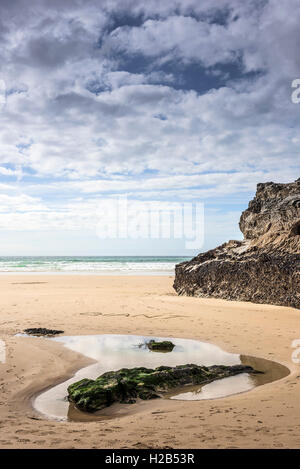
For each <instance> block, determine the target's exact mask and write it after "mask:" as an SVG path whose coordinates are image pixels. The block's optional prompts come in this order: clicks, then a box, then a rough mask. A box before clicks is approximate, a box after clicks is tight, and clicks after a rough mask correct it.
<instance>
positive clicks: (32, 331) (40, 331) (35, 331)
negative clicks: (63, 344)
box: [24, 327, 64, 335]
mask: <svg viewBox="0 0 300 469" xmlns="http://www.w3.org/2000/svg"><path fill="white" fill-rule="evenodd" d="M24 332H26V334H29V335H57V334H63V333H64V331H58V330H56V329H47V328H46V327H31V328H29V329H25V330H24Z"/></svg>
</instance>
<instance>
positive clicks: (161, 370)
mask: <svg viewBox="0 0 300 469" xmlns="http://www.w3.org/2000/svg"><path fill="white" fill-rule="evenodd" d="M240 373H258V372H257V371H255V370H254V369H253V368H251V367H249V366H244V365H233V366H224V365H214V366H210V367H206V366H198V365H194V364H188V365H179V366H175V367H169V366H159V367H157V368H155V369H151V368H144V367H137V368H131V369H128V368H122V369H121V370H118V371H108V372H106V373H104V374H102V375H101V376H99V377H98V378H97V379H95V380H92V379H82V380H80V381H78V382H76V383H73V384H71V385H70V386H69V387H68V399H69V401H70V402H74V404H75V405H76V407H77V408H78V409H80V410H82V411H85V412H95V411H97V410H101V409H104V408H105V407H109V406H110V405H112V404H113V403H115V402H120V403H122V404H132V403H135V402H136V399H138V398H139V399H143V400H148V399H157V398H160V397H162V395H163V393H164V392H167V391H169V390H171V389H174V388H177V387H180V386H184V385H193V384H205V383H208V382H211V381H214V380H216V379H221V378H226V377H229V376H234V375H237V374H240Z"/></svg>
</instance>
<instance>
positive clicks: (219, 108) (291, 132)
mask: <svg viewBox="0 0 300 469" xmlns="http://www.w3.org/2000/svg"><path fill="white" fill-rule="evenodd" d="M299 22H300V2H299V0H285V1H284V2H280V1H278V0H269V1H268V0H248V1H247V2H245V1H243V0H164V1H163V2H162V1H158V0H101V1H100V0H98V1H96V0H64V1H63V2H61V1H58V0H51V1H50V0H30V2H28V1H27V0H1V2H0V45H1V47H0V255H43V254H44V255H51V254H52V255H64V254H65V255H73V254H74V255H114V254H115V255H122V254H124V255H130V254H132V255H164V254H166V255H187V256H189V255H193V254H195V253H196V252H198V251H199V250H204V249H210V248H213V247H214V246H216V245H218V244H221V243H223V242H225V241H227V240H229V239H241V237H242V234H241V233H240V231H239V228H238V220H239V217H240V213H241V211H242V210H244V209H245V208H246V207H247V205H248V202H249V200H250V199H251V198H253V196H254V193H255V189H256V184H257V183H259V182H266V181H274V182H290V181H294V180H295V179H297V178H298V177H299V176H300V174H299V173H300V171H299V169H300V157H299V144H300V135H299V124H300V103H299V104H294V103H293V102H292V100H291V93H292V91H293V90H292V88H291V84H292V81H293V80H294V79H296V78H300V55H299V44H300V28H299ZM119 197H123V198H124V197H126V198H127V200H128V203H130V204H133V206H134V207H136V208H138V209H139V210H141V211H144V212H145V211H146V210H148V208H149V206H151V207H152V206H155V207H160V209H161V210H167V209H168V207H170V206H172V204H177V206H179V207H183V204H190V205H191V204H192V205H193V206H195V204H197V203H198V204H203V206H204V243H203V244H202V245H201V246H199V248H198V249H194V250H193V249H187V247H186V243H185V240H184V239H173V238H170V239H168V238H164V239H159V238H158V239H153V238H149V237H148V238H147V237H144V238H142V237H140V238H139V237H138V236H137V237H135V238H134V237H132V236H131V237H130V236H127V238H126V237H123V238H122V239H119V238H118V237H116V238H114V239H112V238H109V237H106V238H105V237H103V236H102V237H101V236H99V227H100V230H101V227H103V226H106V225H107V224H109V220H110V218H111V217H112V212H113V208H114V206H115V204H116V201H117V200H118V199H119ZM151 204H152V205H151ZM178 204H179V205H178ZM131 221H132V220H131Z"/></svg>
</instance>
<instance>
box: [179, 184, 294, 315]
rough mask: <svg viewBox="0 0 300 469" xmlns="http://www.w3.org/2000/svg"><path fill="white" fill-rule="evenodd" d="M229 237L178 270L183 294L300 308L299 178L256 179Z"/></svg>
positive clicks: (180, 293)
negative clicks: (235, 235) (233, 237)
mask: <svg viewBox="0 0 300 469" xmlns="http://www.w3.org/2000/svg"><path fill="white" fill-rule="evenodd" d="M239 226H240V229H241V231H242V233H243V235H244V240H243V241H229V242H228V243H225V244H223V245H222V246H219V247H217V248H216V249H212V250H211V251H208V252H205V253H203V254H199V255H198V256H196V257H195V258H194V259H192V260H191V261H188V262H182V263H181V264H178V265H177V266H176V269H175V282H174V288H175V290H176V291H177V293H178V294H179V295H188V296H198V297H208V296H212V297H216V298H225V299H229V300H241V301H252V302H254V303H270V304H277V305H284V306H293V307H295V308H300V178H299V179H297V181H295V182H293V183H290V184H275V183H273V182H267V183H265V184H258V186H257V191H256V195H255V197H254V199H253V200H251V201H250V203H249V206H248V208H247V210H245V211H244V212H243V213H242V215H241V218H240V223H239Z"/></svg>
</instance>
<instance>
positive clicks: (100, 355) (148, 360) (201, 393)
mask: <svg viewBox="0 0 300 469" xmlns="http://www.w3.org/2000/svg"><path fill="white" fill-rule="evenodd" d="M151 339H154V340H159V341H160V340H171V341H172V342H173V343H174V344H175V347H174V349H173V351H172V352H170V353H157V352H151V351H150V350H149V349H148V347H147V346H146V342H148V341H149V340H151ZM49 340H54V341H57V342H61V343H62V344H63V345H64V346H65V347H67V348H68V349H71V350H74V351H76V352H80V353H82V354H83V355H85V356H87V357H89V358H91V359H94V360H95V361H96V363H94V364H92V365H90V366H87V367H85V368H82V369H81V370H79V371H78V372H77V373H76V374H75V375H74V376H73V377H72V378H71V379H69V380H67V381H64V382H63V383H61V384H59V385H57V386H54V387H52V388H51V389H49V390H47V391H45V392H43V393H41V394H40V395H39V396H37V397H36V398H35V400H34V407H35V409H36V410H37V411H38V412H40V413H42V414H44V415H45V416H47V417H48V418H55V419H68V418H69V419H76V420H80V419H81V417H83V413H82V412H79V411H77V410H76V409H74V407H72V406H69V402H68V401H67V399H66V396H67V387H68V386H69V385H70V384H71V383H74V382H75V381H78V380H80V379H82V378H92V379H95V378H97V377H98V376H100V375H101V374H102V373H104V372H106V371H110V370H118V369H120V368H133V367H136V366H145V367H147V368H156V367H157V366H160V365H168V366H176V365H183V364H187V363H195V364H197V365H205V366H211V365H221V364H222V365H236V364H240V363H243V364H245V365H250V366H252V367H253V368H255V369H257V370H260V371H265V372H266V373H265V374H259V375H248V374H245V373H243V374H241V375H237V376H233V377H230V378H225V379H222V380H218V381H214V382H212V383H209V384H206V385H204V386H202V387H200V386H196V387H195V386H193V387H191V386H190V387H185V388H181V389H178V390H175V391H174V392H172V393H169V394H168V395H166V397H169V398H171V399H181V400H183V399H184V400H201V399H213V398H218V397H224V396H228V395H231V394H236V393H240V392H244V391H248V390H250V389H252V388H254V387H255V386H258V385H260V384H265V383H266V382H270V381H274V380H275V379H279V378H281V377H283V376H285V375H287V374H288V373H289V370H288V369H287V368H285V367H283V366H282V365H280V364H278V363H275V362H270V361H268V360H262V359H256V358H253V357H245V356H240V355H238V354H232V353H228V352H225V351H223V350H222V349H220V348H219V347H217V346H216V345H213V344H209V343H205V342H200V341H197V340H189V339H177V338H169V337H144V336H132V335H94V336H93V335H89V336H69V337H68V336H62V337H56V338H53V339H49ZM141 344H143V345H142V346H141ZM121 406H122V405H121ZM123 406H124V405H123ZM131 407H132V406H131ZM102 415H105V412H102ZM80 416H81V417H80ZM91 417H92V416H90V415H89V416H88V417H87V416H86V419H90V418H91ZM95 417H96V416H95V415H94V418H95ZM84 419H85V418H83V420H84Z"/></svg>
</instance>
